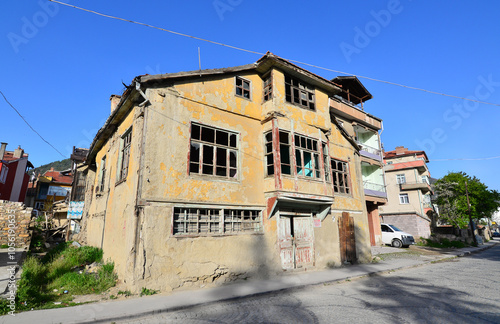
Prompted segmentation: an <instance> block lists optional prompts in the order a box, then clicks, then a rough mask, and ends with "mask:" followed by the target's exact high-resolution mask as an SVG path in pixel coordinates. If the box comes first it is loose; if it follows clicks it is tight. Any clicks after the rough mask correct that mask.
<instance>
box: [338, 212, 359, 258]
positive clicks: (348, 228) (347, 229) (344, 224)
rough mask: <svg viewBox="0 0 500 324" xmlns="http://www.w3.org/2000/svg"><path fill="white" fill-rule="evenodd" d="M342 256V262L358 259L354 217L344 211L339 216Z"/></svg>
mask: <svg viewBox="0 0 500 324" xmlns="http://www.w3.org/2000/svg"><path fill="white" fill-rule="evenodd" d="M339 238H340V257H341V261H342V263H344V262H351V263H354V262H355V261H356V239H355V236H354V218H353V217H350V216H349V213H346V212H343V213H342V217H340V218H339Z"/></svg>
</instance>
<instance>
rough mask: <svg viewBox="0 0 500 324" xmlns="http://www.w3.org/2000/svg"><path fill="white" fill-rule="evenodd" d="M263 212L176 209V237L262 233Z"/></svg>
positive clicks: (231, 209)
mask: <svg viewBox="0 0 500 324" xmlns="http://www.w3.org/2000/svg"><path fill="white" fill-rule="evenodd" d="M261 214H262V212H261V211H260V210H255V209H236V208H235V209H233V208H195V207H193V208H184V207H175V208H174V219H173V231H172V232H173V234H174V235H206V234H232V233H253V232H262V216H261Z"/></svg>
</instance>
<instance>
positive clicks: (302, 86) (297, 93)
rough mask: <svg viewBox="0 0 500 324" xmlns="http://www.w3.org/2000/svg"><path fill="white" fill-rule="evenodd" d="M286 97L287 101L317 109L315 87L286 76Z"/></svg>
mask: <svg viewBox="0 0 500 324" xmlns="http://www.w3.org/2000/svg"><path fill="white" fill-rule="evenodd" d="M285 97H286V101H287V102H291V103H293V104H296V105H299V106H301V107H302V108H306V109H309V110H315V109H316V108H315V99H314V88H313V87H311V86H309V85H307V84H306V83H304V82H302V81H299V80H297V79H294V78H292V77H289V76H285Z"/></svg>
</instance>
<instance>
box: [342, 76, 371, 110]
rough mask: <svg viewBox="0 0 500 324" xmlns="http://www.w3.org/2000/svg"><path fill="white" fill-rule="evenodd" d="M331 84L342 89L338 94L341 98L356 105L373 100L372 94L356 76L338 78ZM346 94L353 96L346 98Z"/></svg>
mask: <svg viewBox="0 0 500 324" xmlns="http://www.w3.org/2000/svg"><path fill="white" fill-rule="evenodd" d="M332 82H334V83H336V84H338V85H340V86H341V87H342V93H340V94H339V95H340V96H341V97H342V98H344V99H349V101H351V102H352V103H354V104H356V105H357V104H359V103H361V102H365V101H367V100H370V99H372V98H373V96H372V94H371V93H370V92H369V91H368V90H367V89H366V88H365V86H364V85H363V83H361V81H359V79H358V78H357V77H356V76H338V77H336V78H335V79H333V80H332ZM348 92H349V94H352V95H353V96H348Z"/></svg>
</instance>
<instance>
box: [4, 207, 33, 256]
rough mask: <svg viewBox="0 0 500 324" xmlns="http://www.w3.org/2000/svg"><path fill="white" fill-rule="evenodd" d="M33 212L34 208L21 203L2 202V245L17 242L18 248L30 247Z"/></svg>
mask: <svg viewBox="0 0 500 324" xmlns="http://www.w3.org/2000/svg"><path fill="white" fill-rule="evenodd" d="M32 210H33V208H27V207H26V206H24V204H23V203H20V202H12V201H6V200H0V245H5V244H9V242H15V243H16V245H15V247H16V248H24V247H26V248H27V247H29V245H30V242H31V236H32V230H30V221H31V212H32ZM9 229H10V230H11V231H10V232H9ZM12 229H13V230H14V232H12ZM12 237H14V241H12ZM9 240H10V241H9Z"/></svg>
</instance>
